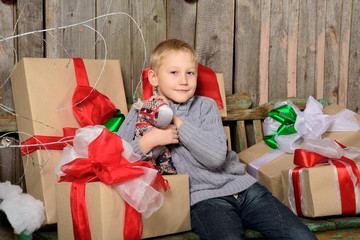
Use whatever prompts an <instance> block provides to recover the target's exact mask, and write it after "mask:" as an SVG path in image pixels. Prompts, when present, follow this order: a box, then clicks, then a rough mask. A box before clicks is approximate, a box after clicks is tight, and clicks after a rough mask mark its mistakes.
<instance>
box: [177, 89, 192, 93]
mask: <svg viewBox="0 0 360 240" xmlns="http://www.w3.org/2000/svg"><path fill="white" fill-rule="evenodd" d="M175 91H177V92H187V91H189V90H187V89H176V90H175Z"/></svg>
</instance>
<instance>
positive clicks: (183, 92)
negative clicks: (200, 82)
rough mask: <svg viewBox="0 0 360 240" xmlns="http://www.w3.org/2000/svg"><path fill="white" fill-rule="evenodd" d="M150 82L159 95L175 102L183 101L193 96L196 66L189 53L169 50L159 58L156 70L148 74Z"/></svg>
mask: <svg viewBox="0 0 360 240" xmlns="http://www.w3.org/2000/svg"><path fill="white" fill-rule="evenodd" d="M149 79H151V80H150V82H151V84H152V85H153V86H155V87H157V88H158V91H159V95H161V96H164V97H166V98H167V99H170V100H172V101H174V102H176V103H184V102H186V101H187V100H189V99H190V98H191V97H192V96H194V93H195V90H196V83H197V66H196V63H195V62H194V60H193V58H192V56H191V54H190V53H187V52H183V51H180V52H175V51H174V52H170V53H169V54H168V55H167V56H165V57H164V58H163V59H162V60H161V64H160V66H159V69H158V70H157V72H154V71H152V73H150V74H149Z"/></svg>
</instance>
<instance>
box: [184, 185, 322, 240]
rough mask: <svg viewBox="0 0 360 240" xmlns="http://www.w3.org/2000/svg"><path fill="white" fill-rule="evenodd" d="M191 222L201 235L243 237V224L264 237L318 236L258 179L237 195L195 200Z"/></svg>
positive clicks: (217, 239)
mask: <svg viewBox="0 0 360 240" xmlns="http://www.w3.org/2000/svg"><path fill="white" fill-rule="evenodd" d="M191 226H192V229H193V231H194V232H195V233H197V234H198V235H199V236H200V238H201V239H214V240H225V239H244V227H246V228H250V229H253V230H256V231H258V232H260V233H261V234H262V235H263V236H265V237H266V238H267V239H286V240H290V239H297V240H300V239H304V240H311V239H317V238H316V237H315V235H314V234H313V233H312V232H311V231H310V230H309V228H308V227H307V226H306V225H305V224H303V222H302V221H301V220H300V219H299V217H297V216H296V215H295V214H294V213H293V212H292V211H291V210H290V209H289V208H288V207H287V206H285V205H284V204H282V203H281V202H280V201H279V200H277V199H276V198H275V197H273V196H272V194H271V193H270V192H269V191H268V190H267V189H266V188H265V187H263V186H262V185H260V184H259V183H255V184H253V185H252V186H251V187H249V188H248V189H246V190H245V191H243V192H241V193H239V194H238V196H237V198H235V196H233V195H230V196H225V197H218V198H212V199H207V200H204V201H201V202H198V203H196V204H194V205H193V206H192V207H191Z"/></svg>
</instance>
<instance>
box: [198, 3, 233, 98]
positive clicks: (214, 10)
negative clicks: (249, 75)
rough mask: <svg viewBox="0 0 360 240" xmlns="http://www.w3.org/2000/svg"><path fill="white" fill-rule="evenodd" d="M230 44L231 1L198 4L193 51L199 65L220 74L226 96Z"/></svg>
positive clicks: (230, 67) (229, 86)
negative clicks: (222, 78)
mask: <svg viewBox="0 0 360 240" xmlns="http://www.w3.org/2000/svg"><path fill="white" fill-rule="evenodd" d="M219 13H221V14H219ZM233 44H234V0H225V1H217V0H207V1H204V0H199V1H198V11H197V21H196V44H195V48H196V51H197V53H198V55H199V62H200V63H201V64H203V65H205V66H207V67H210V68H212V69H213V70H214V71H215V72H220V73H223V74H224V80H225V93H226V95H230V94H232V93H233V92H232V91H233V89H232V79H233V76H232V73H233Z"/></svg>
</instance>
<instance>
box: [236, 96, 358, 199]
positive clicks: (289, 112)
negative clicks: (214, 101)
mask: <svg viewBox="0 0 360 240" xmlns="http://www.w3.org/2000/svg"><path fill="white" fill-rule="evenodd" d="M285 105H288V106H285ZM284 108H285V110H283V109H284ZM274 112H275V114H277V116H275V117H274V118H275V119H277V120H275V119H274V118H272V117H269V118H267V119H265V121H264V132H265V139H266V140H267V141H261V142H260V143H257V144H255V145H253V146H251V147H250V148H248V149H246V150H245V151H242V152H240V153H239V154H238V156H239V158H240V161H241V162H243V163H245V164H246V165H247V167H248V171H249V173H250V174H251V175H253V176H254V177H255V178H257V179H258V182H259V183H261V184H262V185H264V186H265V187H266V188H267V189H268V190H269V191H271V192H272V194H273V195H274V196H275V197H276V198H278V199H279V200H280V201H282V202H285V199H284V192H283V185H282V178H281V171H282V170H288V169H289V168H292V167H294V163H293V158H294V154H293V152H294V150H295V149H297V148H299V147H300V146H301V144H302V143H303V140H304V139H321V138H325V137H326V138H332V139H335V140H339V141H340V140H341V139H343V138H346V137H348V136H351V135H352V134H354V132H355V130H358V129H359V126H360V123H359V122H358V121H360V116H359V115H357V114H355V113H354V112H351V111H349V110H347V109H344V108H343V107H341V106H339V105H336V104H332V105H330V106H328V107H325V108H324V109H323V108H322V105H321V104H320V103H319V102H318V101H316V100H315V99H313V98H312V97H310V98H309V99H308V101H307V105H306V108H305V110H304V111H303V112H301V111H300V110H299V109H298V108H297V107H296V106H294V105H293V104H292V103H291V102H290V101H285V102H282V103H277V104H276V105H275V110H274ZM354 114H355V115H354ZM344 122H346V123H348V124H343V123H344ZM269 142H270V143H269ZM269 145H271V146H272V147H274V145H275V147H276V149H274V148H272V147H270V146H269Z"/></svg>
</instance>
